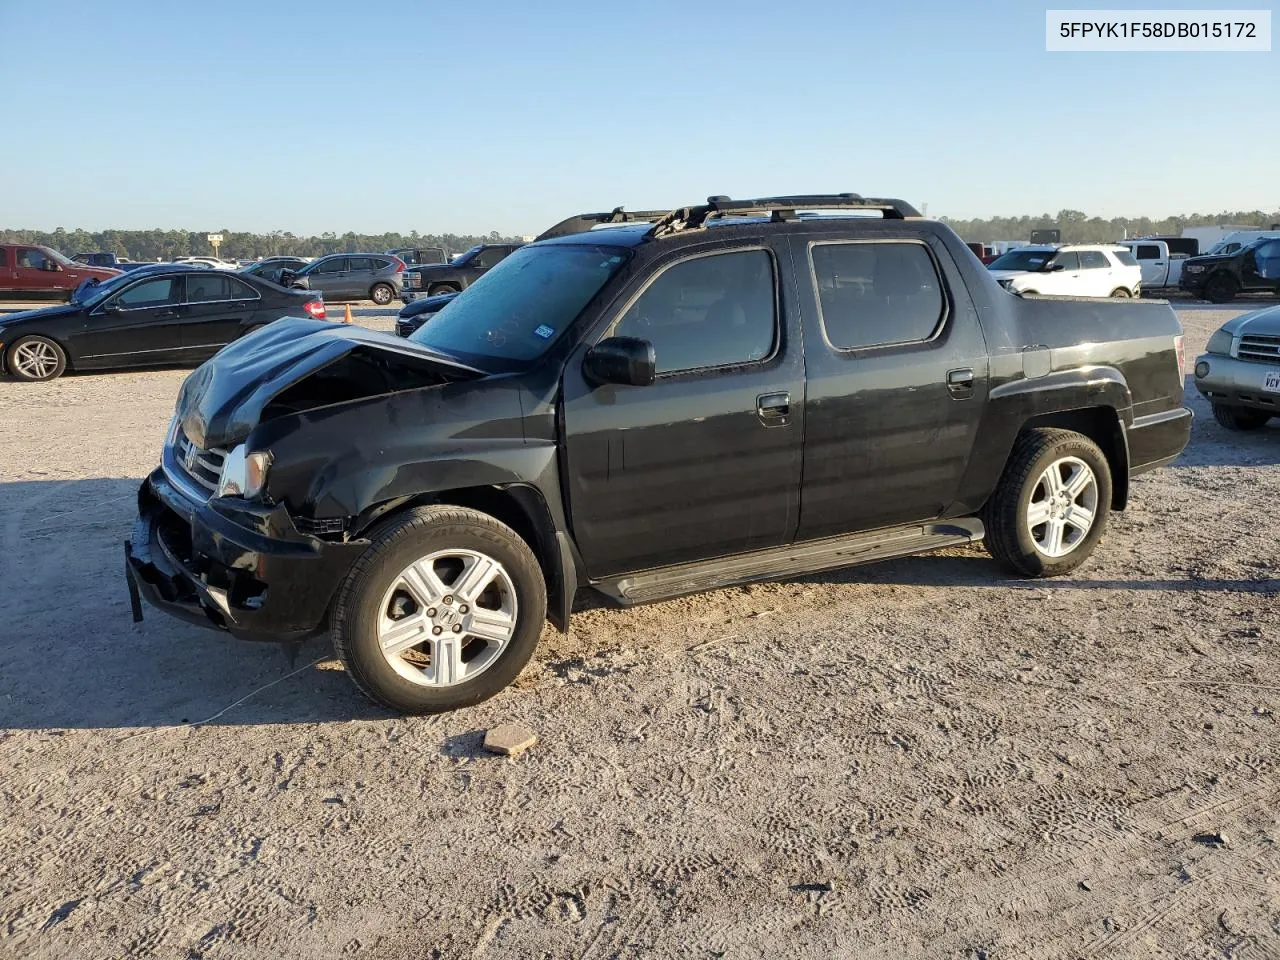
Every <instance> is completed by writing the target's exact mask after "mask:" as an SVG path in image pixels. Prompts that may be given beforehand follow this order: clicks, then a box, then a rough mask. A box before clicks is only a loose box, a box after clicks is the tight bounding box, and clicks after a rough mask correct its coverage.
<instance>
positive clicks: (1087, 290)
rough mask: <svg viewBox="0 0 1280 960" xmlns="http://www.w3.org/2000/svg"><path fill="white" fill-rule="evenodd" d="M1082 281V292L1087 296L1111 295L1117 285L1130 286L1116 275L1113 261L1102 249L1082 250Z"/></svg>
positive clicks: (1080, 254) (1080, 255)
mask: <svg viewBox="0 0 1280 960" xmlns="http://www.w3.org/2000/svg"><path fill="white" fill-rule="evenodd" d="M1079 257H1080V282H1081V288H1080V289H1081V292H1082V295H1083V296H1086V297H1109V296H1110V295H1111V291H1112V290H1114V289H1115V288H1116V287H1126V288H1127V287H1128V284H1127V283H1121V282H1120V281H1119V280H1118V279H1117V278H1116V277H1115V275H1114V274H1115V271H1114V270H1113V269H1112V267H1111V261H1110V260H1108V259H1107V255H1106V254H1105V253H1103V252H1102V251H1101V250H1081V251H1080V253H1079Z"/></svg>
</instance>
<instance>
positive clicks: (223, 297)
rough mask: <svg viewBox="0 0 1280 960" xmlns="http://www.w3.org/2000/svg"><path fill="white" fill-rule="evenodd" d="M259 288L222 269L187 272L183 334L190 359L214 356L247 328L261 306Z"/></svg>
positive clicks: (185, 352) (183, 346) (183, 350)
mask: <svg viewBox="0 0 1280 960" xmlns="http://www.w3.org/2000/svg"><path fill="white" fill-rule="evenodd" d="M259 299H260V298H259V296H258V293H257V291H256V290H254V289H253V288H252V287H251V286H249V285H248V284H247V283H245V282H244V281H243V280H240V279H238V278H237V277H232V276H228V275H227V273H226V272H225V271H222V270H200V271H198V272H195V273H190V274H187V275H186V296H185V298H184V300H183V307H182V323H181V325H180V326H179V331H180V332H179V337H180V340H181V344H182V352H183V355H184V356H185V357H186V359H188V360H192V361H194V360H200V359H204V358H207V357H211V356H213V355H214V354H215V353H217V352H218V351H219V350H220V349H222V347H224V346H226V345H227V344H228V343H230V342H231V341H232V340H234V339H236V337H238V336H240V334H241V333H243V332H244V330H245V327H246V326H247V325H248V322H249V318H250V317H252V316H253V314H254V311H255V310H256V309H257V305H258V301H259Z"/></svg>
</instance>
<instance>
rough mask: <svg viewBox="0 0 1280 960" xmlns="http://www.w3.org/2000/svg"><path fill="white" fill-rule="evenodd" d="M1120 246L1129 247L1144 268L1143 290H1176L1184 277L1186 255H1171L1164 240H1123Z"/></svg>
mask: <svg viewBox="0 0 1280 960" xmlns="http://www.w3.org/2000/svg"><path fill="white" fill-rule="evenodd" d="M1120 246H1122V247H1127V248H1128V249H1129V252H1130V253H1132V254H1133V259H1135V260H1137V261H1138V266H1139V267H1141V268H1142V289H1143V290H1146V291H1148V292H1150V291H1153V290H1164V289H1167V288H1169V287H1174V288H1176V287H1177V286H1178V280H1179V278H1180V277H1181V276H1182V262H1183V261H1184V260H1186V259H1187V257H1186V256H1185V255H1184V254H1180V253H1170V252H1169V245H1168V244H1167V243H1165V242H1164V241H1163V240H1121V241H1120Z"/></svg>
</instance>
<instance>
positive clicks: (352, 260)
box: [347, 257, 373, 273]
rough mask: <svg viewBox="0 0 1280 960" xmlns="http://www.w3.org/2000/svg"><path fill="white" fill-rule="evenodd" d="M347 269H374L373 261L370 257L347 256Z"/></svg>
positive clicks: (353, 270) (354, 271)
mask: <svg viewBox="0 0 1280 960" xmlns="http://www.w3.org/2000/svg"><path fill="white" fill-rule="evenodd" d="M347 269H348V270H350V271H352V272H353V273H358V272H362V271H366V272H367V271H369V270H372V269H373V261H372V260H370V259H369V258H368V257H347Z"/></svg>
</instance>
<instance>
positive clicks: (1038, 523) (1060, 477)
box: [1026, 457, 1098, 557]
mask: <svg viewBox="0 0 1280 960" xmlns="http://www.w3.org/2000/svg"><path fill="white" fill-rule="evenodd" d="M1097 511H1098V482H1097V478H1096V477H1095V476H1094V475H1093V470H1092V469H1091V468H1090V467H1089V465H1088V464H1087V463H1085V462H1084V461H1083V460H1081V459H1080V458H1079V457H1063V458H1062V459H1060V460H1055V461H1054V462H1053V463H1051V464H1049V466H1048V468H1047V469H1046V470H1045V471H1044V473H1042V474H1041V475H1040V478H1039V480H1037V481H1036V485H1035V488H1034V489H1033V490H1032V491H1031V500H1030V502H1029V503H1028V504H1027V515H1026V518H1027V528H1028V529H1029V530H1030V532H1031V540H1032V542H1033V543H1034V544H1035V547H1036V550H1037V551H1039V552H1040V553H1042V554H1044V555H1045V556H1047V557H1065V556H1066V555H1067V554H1069V553H1070V552H1071V551H1072V550H1074V549H1075V548H1076V547H1078V546H1079V545H1080V544H1081V543H1082V542H1083V541H1084V539H1085V537H1087V536H1088V535H1089V531H1090V530H1091V529H1092V528H1093V523H1094V519H1095V517H1096V516H1097Z"/></svg>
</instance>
